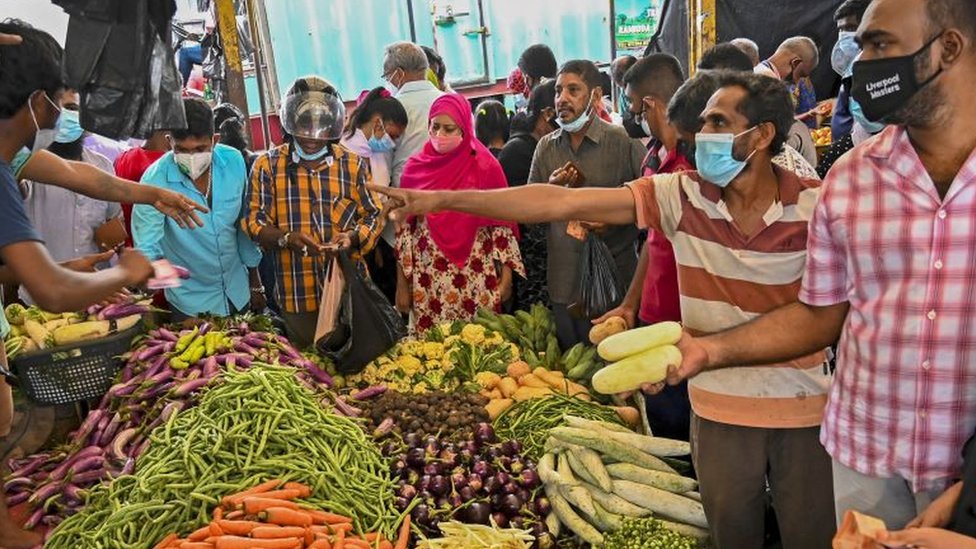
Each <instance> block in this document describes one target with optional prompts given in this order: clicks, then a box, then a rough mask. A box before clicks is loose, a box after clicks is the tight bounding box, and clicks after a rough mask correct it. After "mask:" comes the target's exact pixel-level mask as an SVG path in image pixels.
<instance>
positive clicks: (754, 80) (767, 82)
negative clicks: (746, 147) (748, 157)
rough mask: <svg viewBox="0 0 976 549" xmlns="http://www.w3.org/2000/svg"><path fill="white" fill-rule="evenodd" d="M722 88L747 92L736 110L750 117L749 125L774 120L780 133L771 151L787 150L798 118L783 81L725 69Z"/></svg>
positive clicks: (770, 148)
mask: <svg viewBox="0 0 976 549" xmlns="http://www.w3.org/2000/svg"><path fill="white" fill-rule="evenodd" d="M719 86H720V87H721V88H730V87H737V88H742V89H743V90H745V92H746V96H745V98H744V99H743V100H742V102H740V103H739V105H738V106H737V107H736V110H737V111H738V112H739V113H740V114H742V115H743V116H745V117H746V119H748V120H749V127H753V126H758V125H759V124H762V123H764V122H770V123H772V124H773V127H775V128H776V135H775V136H774V137H773V141H772V143H770V145H769V150H770V153H771V154H773V155H777V154H779V153H780V152H782V150H783V144H784V143H786V140H787V138H788V137H789V135H790V130H791V129H792V128H793V123H794V122H795V120H794V118H793V113H794V108H793V99H792V97H791V96H790V92H789V91H787V89H786V86H785V85H784V84H783V82H781V81H779V80H777V79H775V78H770V77H768V76H764V75H761V74H755V73H751V72H750V73H745V72H734V71H725V72H723V73H722V74H721V75H720V76H719Z"/></svg>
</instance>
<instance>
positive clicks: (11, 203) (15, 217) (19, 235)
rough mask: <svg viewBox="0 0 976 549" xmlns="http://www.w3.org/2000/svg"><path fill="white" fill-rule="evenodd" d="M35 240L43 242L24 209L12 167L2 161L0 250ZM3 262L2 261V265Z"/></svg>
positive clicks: (0, 173) (0, 168)
mask: <svg viewBox="0 0 976 549" xmlns="http://www.w3.org/2000/svg"><path fill="white" fill-rule="evenodd" d="M25 240H35V241H37V242H43V240H41V237H40V235H38V234H37V231H35V230H34V226H33V225H32V224H31V222H30V218H28V217H27V210H25V209H24V197H23V196H21V194H20V189H19V188H18V187H17V180H16V179H15V178H14V172H13V171H12V170H11V169H10V165H9V164H7V163H6V162H3V161H2V160H0V250H2V249H3V248H4V246H7V245H9V244H14V243H16V242H23V241H25ZM2 263H3V260H2V259H0V264H2Z"/></svg>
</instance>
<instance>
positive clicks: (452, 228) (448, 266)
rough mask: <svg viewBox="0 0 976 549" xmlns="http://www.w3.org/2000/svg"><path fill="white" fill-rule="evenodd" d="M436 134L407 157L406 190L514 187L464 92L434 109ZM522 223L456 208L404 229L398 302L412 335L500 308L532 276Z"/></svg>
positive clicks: (400, 237)
mask: <svg viewBox="0 0 976 549" xmlns="http://www.w3.org/2000/svg"><path fill="white" fill-rule="evenodd" d="M429 127H430V140H429V141H428V142H427V144H426V145H424V148H423V150H421V151H420V152H419V153H417V154H416V155H414V156H413V157H412V158H410V160H409V161H408V162H407V165H406V167H405V168H404V171H403V176H402V177H401V179H400V186H401V187H402V188H404V189H423V190H464V189H472V190H475V189H497V188H503V187H506V186H507V183H506V180H505V174H504V173H503V172H502V168H501V165H499V163H498V160H496V159H495V157H494V156H493V155H492V154H491V153H490V152H489V151H488V149H486V148H485V146H484V145H482V144H481V143H480V142H479V141H478V140H477V139H475V135H474V124H473V122H472V117H471V105H470V104H469V103H468V101H467V100H466V99H465V98H464V97H462V96H461V95H458V94H446V95H443V96H441V97H439V98H438V99H437V100H436V101H434V104H433V105H432V106H431V109H430V117H429ZM517 232H518V228H517V226H516V225H515V224H514V223H507V222H503V221H497V220H493V219H486V218H483V217H478V216H472V215H468V214H462V213H455V212H442V213H436V214H430V215H427V216H423V217H416V218H412V219H409V220H408V221H407V223H406V224H405V225H404V226H403V227H402V228H401V229H400V233H399V234H398V235H397V242H396V252H397V262H398V265H397V267H398V276H397V278H398V281H397V300H396V301H397V308H398V309H400V310H401V311H403V312H409V313H410V331H411V333H422V332H425V331H427V330H428V329H430V328H431V327H433V326H435V325H437V324H440V323H441V322H453V321H456V320H469V319H471V318H473V317H474V315H475V313H476V312H477V310H478V309H479V308H487V309H492V310H495V311H498V310H500V308H501V305H502V303H503V302H505V301H507V300H509V299H510V298H511V296H512V282H513V276H514V275H515V274H518V275H519V276H525V271H524V268H523V266H522V258H521V254H520V253H519V248H518V242H517V241H516V237H517Z"/></svg>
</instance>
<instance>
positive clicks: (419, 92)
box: [383, 42, 444, 187]
mask: <svg viewBox="0 0 976 549" xmlns="http://www.w3.org/2000/svg"><path fill="white" fill-rule="evenodd" d="M383 80H385V85H386V88H387V89H388V90H390V93H392V94H393V96H394V97H396V98H397V100H399V101H400V103H401V104H402V105H403V108H404V109H405V110H406V111H407V129H406V130H405V131H404V132H403V135H402V136H401V137H400V141H399V143H397V147H396V151H395V152H394V153H393V180H392V184H393V186H394V187H399V186H400V175H401V174H402V173H403V167H404V166H406V164H407V160H408V159H409V158H410V157H411V156H413V155H414V154H415V153H416V152H417V151H419V150H420V149H422V148H423V146H424V143H426V142H427V117H428V116H429V115H430V106H431V105H432V104H433V103H434V100H435V99H437V98H438V97H440V96H441V95H443V93H444V92H442V91H440V90H439V89H437V87H436V86H434V85H433V84H431V83H430V81H429V80H427V55H426V54H425V53H424V50H423V49H422V48H421V47H420V46H418V45H417V44H414V43H413V42H394V43H393V44H390V45H389V46H387V47H386V53H385V55H384V57H383Z"/></svg>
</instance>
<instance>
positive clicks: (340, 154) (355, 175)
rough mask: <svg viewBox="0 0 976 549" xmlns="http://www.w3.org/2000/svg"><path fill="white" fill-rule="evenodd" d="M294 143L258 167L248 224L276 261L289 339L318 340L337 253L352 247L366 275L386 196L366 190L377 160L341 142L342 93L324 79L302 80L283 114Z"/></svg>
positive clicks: (307, 342)
mask: <svg viewBox="0 0 976 549" xmlns="http://www.w3.org/2000/svg"><path fill="white" fill-rule="evenodd" d="M279 116H280V119H281V125H282V128H283V129H284V131H285V134H286V142H285V144H284V145H281V146H279V147H277V148H274V149H271V150H269V151H268V152H266V153H264V154H261V155H260V156H259V157H258V158H257V160H255V162H254V166H253V168H252V169H251V191H250V192H251V195H250V197H249V200H248V202H249V204H248V212H247V216H246V218H245V221H244V223H245V224H246V227H245V228H246V230H247V231H248V232H249V234H250V235H251V237H252V238H254V240H255V241H257V242H258V243H259V244H261V246H263V247H264V249H265V250H267V251H268V252H269V253H270V254H271V257H272V258H273V262H274V271H275V275H276V282H277V284H276V288H275V298H276V300H277V302H278V304H279V306H280V307H281V309H282V316H283V318H284V321H285V327H286V331H287V333H288V337H289V338H290V339H291V340H292V342H294V343H295V344H297V345H298V346H300V347H306V346H308V345H311V344H312V343H313V341H312V340H313V339H314V336H315V324H316V322H317V320H318V308H319V302H320V300H321V296H322V284H323V282H324V281H325V273H326V267H327V266H328V265H329V263H330V262H331V257H330V254H331V253H333V252H335V251H336V250H349V251H350V254H351V257H352V259H353V260H354V261H356V262H357V264H358V265H359V266H360V269H362V270H363V272H364V273H365V264H364V263H363V261H362V256H363V254H364V253H366V252H369V251H370V250H371V249H372V248H373V246H374V245H375V244H376V239H377V238H378V237H379V235H380V232H381V229H382V220H381V216H380V206H379V199H378V198H377V197H376V195H374V194H373V193H371V192H370V191H368V190H367V189H366V184H367V183H369V182H370V179H371V178H370V174H369V165H368V163H367V161H366V160H365V159H363V158H360V157H359V156H357V155H355V154H353V153H351V152H349V151H347V150H345V149H343V148H341V147H339V145H338V142H339V139H340V138H341V136H342V128H343V123H344V121H345V107H344V106H343V104H342V98H341V97H340V96H339V93H338V91H336V89H335V86H333V85H332V84H331V83H329V82H328V81H326V80H324V79H322V78H320V77H318V76H306V77H302V78H299V79H297V80H296V81H295V82H294V83H293V84H292V85H291V87H290V88H289V90H288V92H287V93H286V94H285V97H284V98H283V99H282V103H281V110H280V112H279Z"/></svg>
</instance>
